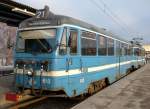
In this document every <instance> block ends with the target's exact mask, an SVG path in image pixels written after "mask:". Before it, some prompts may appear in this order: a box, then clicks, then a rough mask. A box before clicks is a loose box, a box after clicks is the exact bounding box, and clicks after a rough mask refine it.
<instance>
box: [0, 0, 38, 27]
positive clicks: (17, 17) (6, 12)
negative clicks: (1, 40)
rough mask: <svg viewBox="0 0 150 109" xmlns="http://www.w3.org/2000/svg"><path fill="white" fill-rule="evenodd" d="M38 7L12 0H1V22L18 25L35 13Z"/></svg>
mask: <svg viewBox="0 0 150 109" xmlns="http://www.w3.org/2000/svg"><path fill="white" fill-rule="evenodd" d="M35 13H36V9H34V8H32V7H29V6H26V5H23V4H20V3H17V2H15V1H12V0H0V22H3V23H7V25H9V26H15V27H17V26H18V25H19V23H20V22H21V21H23V20H25V19H27V18H30V17H32V16H33V15H35Z"/></svg>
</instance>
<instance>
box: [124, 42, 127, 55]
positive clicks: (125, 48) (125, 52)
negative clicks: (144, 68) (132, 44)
mask: <svg viewBox="0 0 150 109" xmlns="http://www.w3.org/2000/svg"><path fill="white" fill-rule="evenodd" d="M124 55H126V56H127V55H128V45H127V44H124Z"/></svg>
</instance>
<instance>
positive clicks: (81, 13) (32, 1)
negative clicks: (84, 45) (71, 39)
mask: <svg viewBox="0 0 150 109" xmlns="http://www.w3.org/2000/svg"><path fill="white" fill-rule="evenodd" d="M14 1H17V2H20V3H23V4H25V5H29V6H31V7H33V8H36V9H43V8H44V6H45V5H48V6H49V7H50V10H51V11H52V12H54V13H55V14H61V15H67V16H71V17H74V18H77V19H80V20H82V21H85V22H88V23H90V24H93V25H95V26H98V27H100V28H105V29H106V30H107V31H111V32H113V33H115V34H117V35H119V36H120V37H122V38H124V39H126V40H129V41H130V40H132V39H133V38H137V37H138V38H143V43H149V44H150V0H14Z"/></svg>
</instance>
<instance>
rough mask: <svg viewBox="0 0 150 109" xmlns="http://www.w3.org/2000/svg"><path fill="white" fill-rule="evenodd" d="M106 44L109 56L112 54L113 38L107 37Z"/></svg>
mask: <svg viewBox="0 0 150 109" xmlns="http://www.w3.org/2000/svg"><path fill="white" fill-rule="evenodd" d="M107 46H108V53H107V54H108V55H109V56H111V55H114V40H113V39H110V38H108V39H107Z"/></svg>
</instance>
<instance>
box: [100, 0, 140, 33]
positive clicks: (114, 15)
mask: <svg viewBox="0 0 150 109" xmlns="http://www.w3.org/2000/svg"><path fill="white" fill-rule="evenodd" d="M99 2H101V3H102V4H103V5H104V7H105V8H106V9H107V10H108V11H109V12H110V13H111V15H112V16H113V17H114V18H115V19H117V21H119V22H121V23H122V24H123V25H124V26H126V28H127V29H128V31H129V32H130V33H137V32H136V31H134V30H133V29H131V28H130V27H129V26H128V25H127V24H126V22H124V21H123V20H122V19H120V18H119V17H118V16H117V15H116V14H115V13H114V12H112V10H111V9H110V8H109V7H108V6H107V5H106V3H104V1H103V0H99Z"/></svg>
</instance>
